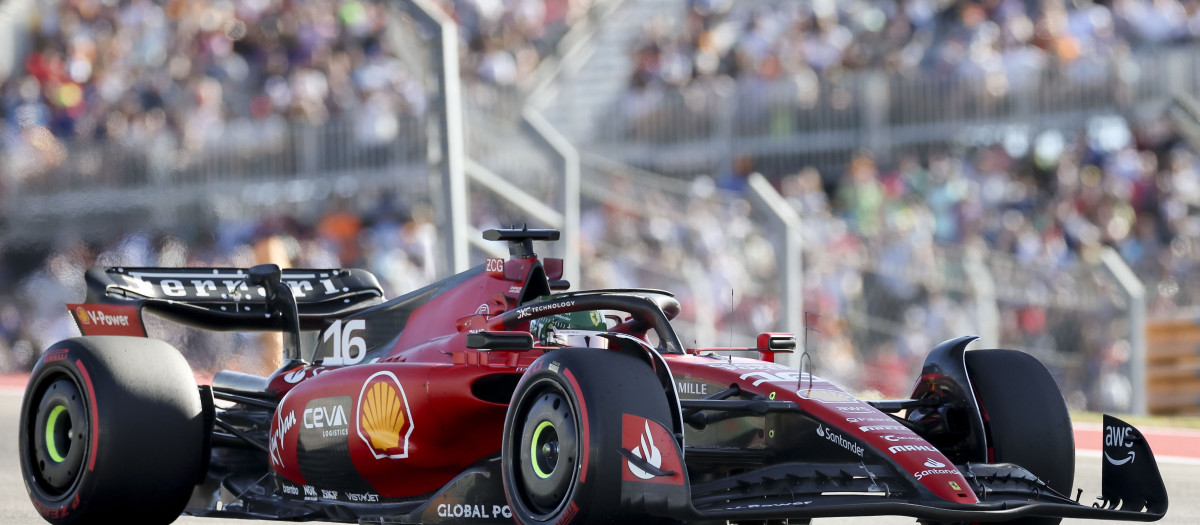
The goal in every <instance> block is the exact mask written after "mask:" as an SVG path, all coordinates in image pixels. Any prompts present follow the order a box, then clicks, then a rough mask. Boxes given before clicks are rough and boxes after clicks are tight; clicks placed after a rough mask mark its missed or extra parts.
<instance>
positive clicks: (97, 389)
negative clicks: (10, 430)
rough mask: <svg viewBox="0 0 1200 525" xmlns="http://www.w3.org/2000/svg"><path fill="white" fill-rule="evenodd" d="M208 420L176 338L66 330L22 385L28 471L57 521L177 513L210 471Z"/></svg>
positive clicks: (42, 506)
mask: <svg viewBox="0 0 1200 525" xmlns="http://www.w3.org/2000/svg"><path fill="white" fill-rule="evenodd" d="M204 428H205V427H204V421H203V413H202V409H201V402H200V394H199V391H198V390H197V388H196V380H195V376H193V375H192V371H191V369H190V368H189V367H188V364H187V361H185V360H184V358H183V356H181V355H180V354H179V352H178V351H176V350H175V349H174V348H172V347H171V346H170V345H167V344H166V343H164V342H162V341H157V340H153V339H145V338H139V337H77V338H74V339H67V340H65V341H62V342H59V343H57V344H55V345H53V346H51V347H50V349H49V350H47V351H46V353H44V354H42V357H41V359H40V360H39V361H38V363H37V364H36V366H35V368H34V370H33V374H32V375H31V377H30V379H29V384H28V386H27V387H26V389H25V398H24V401H23V402H22V404H21V419H20V438H19V443H18V447H19V454H20V457H21V474H22V477H23V478H24V479H25V486H26V488H27V489H28V492H29V498H30V499H31V500H32V501H33V505H34V507H35V508H36V509H37V511H38V512H39V513H40V514H41V515H42V517H43V518H45V519H46V520H47V521H49V522H51V523H55V524H71V523H146V524H162V523H170V522H172V521H174V520H175V518H176V517H178V516H179V514H180V513H181V512H182V511H183V509H184V506H185V505H186V504H187V502H188V499H189V498H190V496H191V493H192V488H193V486H194V485H195V484H196V483H197V482H198V481H199V480H200V477H201V476H202V474H203V473H202V472H201V469H202V465H203V461H202V456H203V454H204V453H205V451H204Z"/></svg>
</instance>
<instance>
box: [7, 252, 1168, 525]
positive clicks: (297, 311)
mask: <svg viewBox="0 0 1200 525" xmlns="http://www.w3.org/2000/svg"><path fill="white" fill-rule="evenodd" d="M484 236H485V238H487V239H489V240H494V241H507V242H508V245H509V251H510V254H511V255H510V258H509V259H507V260H505V259H487V260H486V262H485V263H484V264H483V265H481V266H478V267H476V268H474V269H472V270H469V271H466V272H464V273H462V274H459V275H455V276H453V277H450V278H448V279H445V280H443V281H439V282H437V283H434V284H432V285H429V286H427V287H425V288H422V289H419V290H416V291H413V292H411V293H408V294H406V295H403V296H401V297H398V298H395V299H392V300H385V299H384V298H383V294H382V292H381V290H380V287H379V285H378V283H377V281H376V280H375V278H374V276H372V275H370V274H369V273H366V272H363V271H359V270H300V269H289V270H282V271H281V270H280V269H279V268H278V267H275V266H273V265H264V266H257V267H254V268H250V269H248V270H239V269H211V268H206V269H200V268H186V269H184V268H174V269H168V268H106V269H101V268H95V269H92V270H90V271H89V272H88V273H87V283H88V296H87V301H86V303H87V304H80V305H70V308H71V311H72V313H73V315H74V316H75V319H76V321H77V322H78V324H79V327H80V329H81V331H82V332H83V333H84V334H85V335H84V336H83V337H78V338H74V339H68V340H65V341H62V342H60V343H57V344H55V345H53V346H52V347H51V348H49V349H48V350H47V351H46V352H45V353H44V354H43V355H42V357H41V359H40V361H39V362H38V364H37V366H36V368H35V370H34V372H33V375H32V377H31V379H30V381H29V385H28V388H27V390H26V393H25V398H24V403H23V406H22V409H21V421H20V456H21V468H22V473H23V476H24V479H25V483H26V485H27V487H28V490H29V495H30V499H31V500H32V501H33V504H34V505H35V506H36V507H37V510H38V511H39V512H40V513H41V515H42V516H43V517H45V518H46V519H47V520H48V521H50V522H53V523H76V522H80V523H82V522H95V523H100V522H110V521H111V522H117V521H120V522H128V521H135V522H149V523H153V522H157V523H168V522H170V521H172V520H174V519H175V518H176V517H177V516H179V515H180V514H181V513H186V514H190V515H196V516H217V517H237V518H272V519H285V520H330V521H340V522H350V523H355V522H372V523H439V522H454V523H493V522H495V523H503V522H513V521H516V522H518V523H522V524H526V525H533V524H546V525H550V524H558V525H569V524H572V523H579V524H584V523H632V522H641V521H646V520H649V519H654V520H657V521H666V522H670V521H675V522H713V521H718V522H722V521H733V522H739V521H762V520H785V519H786V520H790V521H789V522H792V523H795V522H804V521H806V520H807V519H810V518H814V517H822V516H867V515H879V514H899V515H907V516H913V517H916V518H918V519H921V520H926V521H937V522H976V521H1010V520H1018V519H1022V518H1026V517H1048V518H1050V520H1049V521H1050V522H1053V521H1055V520H1054V518H1059V517H1076V518H1094V519H1118V520H1140V521H1152V520H1156V519H1158V518H1161V517H1162V516H1163V515H1164V514H1165V512H1166V509H1167V494H1166V490H1165V488H1164V486H1163V482H1162V478H1161V476H1160V474H1159V472H1158V468H1157V466H1156V464H1155V461H1154V456H1153V455H1152V454H1151V452H1150V449H1149V447H1148V446H1147V445H1146V442H1145V440H1144V439H1143V438H1142V436H1141V434H1140V433H1139V432H1138V431H1137V430H1136V429H1134V428H1133V427H1131V426H1130V425H1127V424H1125V423H1123V422H1121V421H1119V420H1117V419H1115V418H1111V417H1108V416H1106V418H1105V423H1104V424H1105V431H1106V439H1105V447H1104V454H1103V457H1104V459H1103V461H1104V466H1103V474H1104V481H1103V490H1102V494H1100V495H1099V498H1098V500H1099V502H1100V503H1098V504H1092V505H1083V504H1080V503H1078V498H1079V494H1075V497H1074V498H1072V497H1070V496H1071V491H1072V482H1073V475H1074V460H1075V451H1074V441H1073V434H1072V430H1071V421H1070V419H1069V418H1068V414H1067V409H1066V406H1065V404H1064V402H1063V397H1062V395H1061V394H1060V393H1059V391H1058V389H1057V388H1056V386H1055V383H1054V380H1053V379H1052V378H1051V376H1050V374H1049V373H1048V372H1047V370H1046V369H1045V368H1044V367H1043V366H1042V365H1041V364H1040V363H1039V362H1038V361H1036V360H1035V359H1033V358H1031V357H1029V356H1028V355H1027V354H1024V353H1021V352H1016V351H1011V350H970V351H967V350H966V347H967V345H968V344H970V343H971V341H972V340H973V339H974V338H972V337H963V338H960V339H955V340H951V341H947V342H944V343H942V344H940V345H938V346H937V347H935V348H933V349H932V351H931V352H930V354H929V356H928V358H927V360H926V363H925V366H924V369H923V371H922V373H921V376H920V377H919V378H917V379H916V385H915V387H914V389H913V393H912V395H911V396H910V397H909V398H907V399H895V400H882V401H878V400H875V401H864V400H860V399H858V398H856V397H855V396H853V395H851V394H850V393H847V392H846V391H844V390H842V389H840V388H838V387H837V386H836V385H834V384H832V383H830V382H828V381H825V380H822V379H820V378H819V377H814V376H812V375H811V374H808V373H805V372H803V371H801V370H797V369H795V368H791V367H788V366H784V365H782V364H779V363H776V362H774V357H775V355H776V354H777V353H780V352H791V351H792V350H794V349H795V347H796V338H795V337H794V336H793V335H791V334H776V333H764V334H761V335H760V336H759V337H758V338H757V341H755V344H754V346H753V347H747V348H739V349H732V348H723V349H716V350H722V351H723V353H724V354H726V355H718V354H717V353H715V352H713V351H712V350H714V349H685V348H684V346H683V345H682V344H681V342H680V337H679V336H678V335H677V334H676V333H675V331H674V330H673V329H672V327H671V324H670V323H671V320H672V318H674V317H675V316H676V315H677V314H678V313H679V309H680V306H679V302H678V301H676V300H675V299H674V298H673V297H672V295H671V294H669V293H667V292H663V291H658V290H644V289H621V290H591V291H581V292H566V291H565V290H567V289H568V286H569V285H568V283H567V282H565V281H563V280H561V277H562V261H561V260H556V259H549V258H546V259H540V258H539V257H538V256H537V255H536V254H535V253H534V252H533V242H534V241H542V240H556V239H557V238H558V232H557V231H554V230H530V229H504V230H490V231H488V232H486V233H485V234H484ZM143 312H152V313H153V314H155V315H158V316H160V317H164V318H166V319H169V320H172V321H176V322H179V323H183V324H187V325H190V326H193V327H200V328H205V329H211V330H227V331H253V330H261V331H279V332H283V333H284V334H285V335H286V337H285V342H284V350H283V352H284V361H285V363H284V365H283V366H282V367H281V368H279V370H278V371H277V372H275V373H273V374H271V376H270V377H259V376H254V375H249V374H245V373H239V372H233V371H222V372H219V373H218V374H217V375H216V376H215V377H214V378H213V381H212V385H211V386H210V385H202V386H197V385H196V382H195V379H194V375H193V374H192V371H191V370H190V368H189V366H188V364H187V362H186V361H185V360H184V358H183V357H182V356H181V354H180V353H179V352H178V351H177V350H175V349H174V348H172V347H171V346H169V345H168V344H166V343H164V342H162V341H158V340H154V339H149V338H147V337H145V335H146V334H145V330H144V328H143V325H142V313H143ZM739 352H741V353H744V354H748V355H753V356H760V357H761V359H749V358H743V357H728V356H727V354H731V353H739ZM306 356H307V359H306V358H305V357H306Z"/></svg>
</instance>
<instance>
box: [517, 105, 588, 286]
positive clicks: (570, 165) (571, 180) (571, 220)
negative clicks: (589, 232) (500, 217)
mask: <svg viewBox="0 0 1200 525" xmlns="http://www.w3.org/2000/svg"><path fill="white" fill-rule="evenodd" d="M521 116H522V117H523V118H524V119H525V123H526V124H527V125H528V126H529V127H530V128H531V129H532V130H533V134H534V136H536V137H537V138H538V139H540V140H541V141H542V142H544V143H545V144H546V145H547V146H549V147H550V149H551V150H553V151H554V152H555V153H556V154H557V155H558V157H559V160H560V161H561V164H560V167H561V169H562V184H560V185H559V195H558V198H559V202H562V207H563V209H562V224H561V225H559V229H560V230H561V231H562V238H563V240H564V241H565V242H563V243H562V244H563V249H564V252H563V278H564V279H566V280H568V281H572V283H574V284H575V285H578V284H580V283H579V280H580V279H582V277H583V276H582V274H580V273H579V220H580V219H579V214H580V197H579V195H580V192H581V191H583V190H582V187H581V186H580V176H581V175H580V165H579V162H580V161H579V151H578V150H576V149H575V146H573V145H571V141H569V140H567V139H566V137H563V136H562V134H561V133H559V132H558V130H557V129H555V128H554V126H553V125H551V124H550V122H549V121H547V120H546V118H545V117H544V116H542V114H541V112H539V111H538V110H536V109H534V108H533V107H532V106H527V107H526V108H525V110H524V111H522V113H521Z"/></svg>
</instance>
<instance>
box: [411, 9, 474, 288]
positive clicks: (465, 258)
mask: <svg viewBox="0 0 1200 525" xmlns="http://www.w3.org/2000/svg"><path fill="white" fill-rule="evenodd" d="M399 5H400V7H401V8H402V9H404V10H405V12H407V13H409V14H410V15H412V17H413V19H414V20H416V22H417V23H418V24H420V25H421V26H422V27H424V28H426V29H427V30H428V31H429V33H430V38H431V41H432V45H431V46H430V64H431V65H432V66H433V68H434V69H435V73H436V75H435V76H436V79H437V88H438V89H437V94H438V95H439V97H438V98H436V99H434V101H433V103H432V104H430V107H431V108H433V109H434V111H436V112H437V113H438V115H437V125H438V126H439V127H440V128H441V129H440V130H439V131H440V133H438V134H437V136H438V144H437V148H438V149H437V151H436V152H431V153H440V154H441V158H440V159H437V158H436V155H430V161H431V162H436V163H438V164H439V168H440V172H441V173H440V174H441V177H440V181H441V192H440V197H441V199H440V200H439V202H437V203H436V204H437V206H435V208H437V209H438V229H439V230H440V231H441V236H442V238H443V239H444V241H443V242H445V243H446V244H445V245H444V248H443V253H444V254H445V257H446V261H445V262H444V263H443V264H442V265H441V268H442V270H441V271H442V272H443V273H444V274H446V275H449V274H453V273H458V272H461V271H464V270H467V269H468V268H470V260H469V259H470V246H469V244H468V242H467V241H468V239H467V232H468V231H469V229H470V228H469V226H470V224H469V223H468V221H467V207H468V206H469V205H470V202H469V201H468V198H467V176H466V173H465V172H464V170H463V160H464V158H465V157H466V146H465V144H464V142H465V139H464V138H463V135H464V133H463V109H462V91H461V89H460V88H461V86H460V83H459V77H458V26H457V25H456V24H455V23H454V20H451V19H450V17H449V16H448V15H446V13H445V12H444V11H442V9H441V8H440V7H438V6H437V5H435V4H433V3H432V2H430V0H405V1H404V2H401V3H400V4H399Z"/></svg>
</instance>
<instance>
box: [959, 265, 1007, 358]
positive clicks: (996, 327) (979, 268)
mask: <svg viewBox="0 0 1200 525" xmlns="http://www.w3.org/2000/svg"><path fill="white" fill-rule="evenodd" d="M963 255H964V256H963V272H964V273H965V274H966V275H967V280H968V281H970V283H971V290H972V291H974V292H975V323H976V329H977V330H979V334H978V335H979V346H980V347H981V348H999V347H1000V307H999V305H998V304H997V303H996V280H995V278H994V277H993V276H992V272H991V271H989V270H988V267H987V265H986V264H984V262H983V253H981V250H978V249H972V248H968V249H967V251H966V253H964V254H963Z"/></svg>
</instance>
